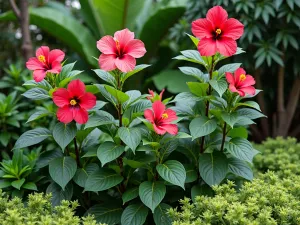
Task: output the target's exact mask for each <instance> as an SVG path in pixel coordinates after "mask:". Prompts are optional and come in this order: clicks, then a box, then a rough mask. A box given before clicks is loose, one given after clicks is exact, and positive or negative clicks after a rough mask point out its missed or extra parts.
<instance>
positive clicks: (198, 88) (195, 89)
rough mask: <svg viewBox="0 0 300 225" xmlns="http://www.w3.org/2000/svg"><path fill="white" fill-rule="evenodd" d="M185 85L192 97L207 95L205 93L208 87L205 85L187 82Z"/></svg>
mask: <svg viewBox="0 0 300 225" xmlns="http://www.w3.org/2000/svg"><path fill="white" fill-rule="evenodd" d="M187 85H188V87H189V89H190V91H191V92H192V93H193V94H194V95H197V96H198V97H202V96H206V95H207V94H206V91H207V88H208V86H209V85H208V84H207V83H199V82H187Z"/></svg>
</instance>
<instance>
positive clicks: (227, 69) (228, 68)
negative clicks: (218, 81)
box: [218, 63, 242, 75]
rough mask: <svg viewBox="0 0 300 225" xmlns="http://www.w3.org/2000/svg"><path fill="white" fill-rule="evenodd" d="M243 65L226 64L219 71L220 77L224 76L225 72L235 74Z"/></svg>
mask: <svg viewBox="0 0 300 225" xmlns="http://www.w3.org/2000/svg"><path fill="white" fill-rule="evenodd" d="M241 65H242V64H241V63H230V64H226V65H224V66H222V67H220V68H219V69H218V73H219V75H223V74H224V73H225V72H230V73H233V72H234V71H236V70H237V69H238V68H239V67H240V66H241Z"/></svg>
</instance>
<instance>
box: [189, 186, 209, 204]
mask: <svg viewBox="0 0 300 225" xmlns="http://www.w3.org/2000/svg"><path fill="white" fill-rule="evenodd" d="M200 195H204V196H209V197H212V196H214V191H213V190H212V189H211V187H210V186H208V185H207V184H202V185H200V184H196V185H194V186H193V187H192V190H191V197H192V200H193V202H195V200H196V199H195V198H196V197H197V196H200Z"/></svg>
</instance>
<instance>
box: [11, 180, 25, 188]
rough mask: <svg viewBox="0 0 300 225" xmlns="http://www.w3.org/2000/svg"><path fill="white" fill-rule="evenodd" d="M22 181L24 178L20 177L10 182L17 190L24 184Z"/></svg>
mask: <svg viewBox="0 0 300 225" xmlns="http://www.w3.org/2000/svg"><path fill="white" fill-rule="evenodd" d="M24 182H25V178H22V179H20V180H16V181H13V182H11V186H13V187H14V188H16V189H18V190H21V187H22V185H23V184H24Z"/></svg>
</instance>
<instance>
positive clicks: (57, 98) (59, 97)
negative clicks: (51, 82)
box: [53, 88, 70, 107]
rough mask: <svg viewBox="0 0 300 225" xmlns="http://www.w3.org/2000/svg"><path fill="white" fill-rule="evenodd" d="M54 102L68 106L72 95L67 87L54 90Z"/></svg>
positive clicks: (60, 105) (59, 105) (61, 105)
mask: <svg viewBox="0 0 300 225" xmlns="http://www.w3.org/2000/svg"><path fill="white" fill-rule="evenodd" d="M53 102H54V103H55V105H57V106H58V107H64V106H68V105H69V104H70V95H69V92H68V90H67V89H65V88H58V89H57V90H56V91H54V92H53Z"/></svg>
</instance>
